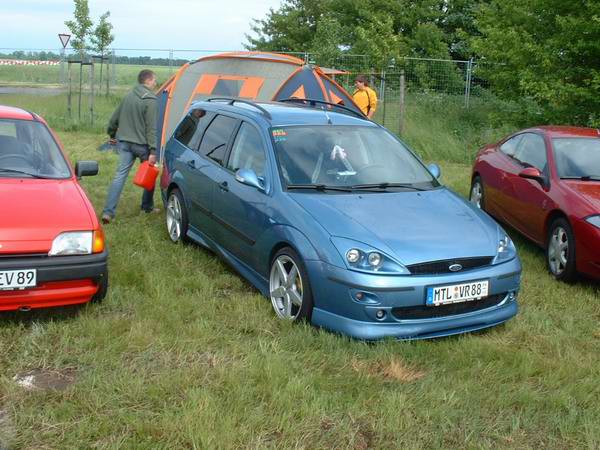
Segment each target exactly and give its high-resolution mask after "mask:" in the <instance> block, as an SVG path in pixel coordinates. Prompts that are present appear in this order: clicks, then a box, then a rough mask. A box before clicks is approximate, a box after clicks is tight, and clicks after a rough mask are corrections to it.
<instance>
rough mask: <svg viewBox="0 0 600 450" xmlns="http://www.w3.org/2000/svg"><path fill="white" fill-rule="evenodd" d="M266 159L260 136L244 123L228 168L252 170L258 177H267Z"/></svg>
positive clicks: (236, 138)
mask: <svg viewBox="0 0 600 450" xmlns="http://www.w3.org/2000/svg"><path fill="white" fill-rule="evenodd" d="M265 165H266V157H265V150H264V147H263V143H262V139H261V138H260V134H259V133H258V131H257V130H256V128H254V127H253V126H252V125H250V124H248V123H246V122H244V123H242V126H241V127H240V131H238V134H237V136H236V137H235V141H234V143H233V148H232V150H231V156H230V157H229V161H228V163H227V168H228V169H230V170H233V171H234V172H235V171H236V170H238V169H252V170H253V171H254V172H255V173H256V175H257V176H258V177H262V178H264V176H265Z"/></svg>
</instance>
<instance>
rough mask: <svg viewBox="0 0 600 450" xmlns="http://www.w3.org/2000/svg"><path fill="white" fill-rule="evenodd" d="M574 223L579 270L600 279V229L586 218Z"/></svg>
mask: <svg viewBox="0 0 600 450" xmlns="http://www.w3.org/2000/svg"><path fill="white" fill-rule="evenodd" d="M574 225H575V227H574V228H575V229H574V231H575V243H576V246H577V249H576V252H575V255H576V258H577V271H578V272H581V273H583V274H585V275H587V276H589V277H591V278H594V279H596V280H600V229H598V228H596V227H595V226H594V225H592V224H590V223H588V222H586V221H585V220H580V221H578V222H575V223H574Z"/></svg>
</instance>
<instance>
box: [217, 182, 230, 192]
mask: <svg viewBox="0 0 600 450" xmlns="http://www.w3.org/2000/svg"><path fill="white" fill-rule="evenodd" d="M219 189H221V190H222V191H224V192H229V185H228V184H227V181H223V182H222V183H221V184H219Z"/></svg>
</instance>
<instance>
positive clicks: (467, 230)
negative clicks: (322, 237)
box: [290, 188, 498, 265]
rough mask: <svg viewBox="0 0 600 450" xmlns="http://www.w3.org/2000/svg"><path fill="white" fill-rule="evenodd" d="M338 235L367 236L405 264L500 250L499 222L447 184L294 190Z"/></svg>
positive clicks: (368, 241) (367, 241) (294, 196)
mask: <svg viewBox="0 0 600 450" xmlns="http://www.w3.org/2000/svg"><path fill="white" fill-rule="evenodd" d="M290 197H291V198H292V199H293V200H295V201H296V202H297V203H298V204H299V205H300V206H302V208H304V209H305V210H306V212H308V213H309V214H310V215H311V216H312V217H313V218H314V219H315V220H316V221H317V222H318V223H319V224H320V225H322V226H323V227H324V228H325V229H326V230H327V231H328V232H329V233H330V234H331V235H332V236H340V237H344V238H348V239H354V240H356V241H360V242H363V243H365V244H368V245H370V246H372V247H375V248H378V249H379V250H381V251H383V252H385V253H388V254H390V256H394V257H396V258H397V259H398V260H399V261H400V262H402V263H403V264H405V265H411V264H417V263H422V262H427V261H438V260H444V259H453V258H468V257H476V256H494V255H495V254H496V250H497V247H498V226H497V224H496V223H495V222H494V221H493V220H492V219H491V218H489V216H487V215H486V214H485V213H483V212H481V211H479V210H477V209H475V208H474V207H472V206H471V205H469V204H468V203H467V202H466V201H465V200H463V199H462V198H460V197H459V196H458V195H457V194H455V193H453V192H452V191H450V190H448V189H446V188H439V189H434V190H430V191H423V192H386V193H362V194H337V193H336V194H329V193H309V192H306V193H300V192H295V193H290Z"/></svg>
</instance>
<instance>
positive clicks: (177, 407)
mask: <svg viewBox="0 0 600 450" xmlns="http://www.w3.org/2000/svg"><path fill="white" fill-rule="evenodd" d="M7 100H8V101H7ZM52 101H53V100H49V99H48V100H44V101H40V100H36V101H33V100H30V99H26V98H7V96H4V97H0V102H2V103H13V104H19V105H24V106H32V105H33V106H36V107H35V108H32V109H35V110H39V111H41V112H44V110H45V111H47V112H48V113H49V114H50V116H51V117H52V114H55V115H56V116H55V117H59V116H60V106H57V105H54V104H52ZM30 102H35V104H33V103H30ZM45 102H46V103H45ZM110 106H111V105H110V104H107V105H106V106H105V110H106V111H109V110H110ZM415 114H417V113H415ZM421 114H422V116H421V119H419V118H417V117H415V118H414V119H411V122H412V123H413V125H411V126H409V128H408V129H407V136H406V138H407V140H409V141H410V142H411V143H413V145H415V146H416V147H419V146H421V147H420V148H418V149H419V150H420V151H421V152H425V150H426V152H428V153H426V155H427V157H428V159H435V160H437V161H441V165H442V172H443V181H444V182H445V183H446V184H448V185H449V186H451V187H452V188H454V189H455V190H457V191H458V192H459V193H461V194H463V195H466V194H467V192H468V185H469V169H470V167H469V165H468V164H466V163H457V162H447V161H446V162H444V161H443V160H444V159H446V160H447V159H450V160H451V161H452V160H454V159H457V158H458V153H457V152H459V151H464V150H463V147H465V148H466V147H468V148H470V147H471V146H468V143H467V142H466V141H464V140H463V139H464V138H462V137H461V136H459V135H457V133H452V128H450V129H448V128H447V126H448V125H449V122H450V121H451V119H450V118H445V119H437V118H434V117H431V116H430V115H428V114H427V112H426V111H425V112H422V113H421ZM105 119H106V117H102V120H105ZM53 120H54V119H51V122H52V121H53ZM471 123H473V122H471ZM56 125H57V127H58V128H61V130H62V131H60V132H59V134H60V137H61V139H62V141H63V143H64V145H65V147H66V149H67V152H68V153H69V155H70V157H71V159H72V160H73V161H76V160H81V159H96V160H98V161H99V163H100V174H99V176H97V177H92V178H85V179H84V180H83V181H82V185H83V186H84V188H85V190H86V191H87V193H88V194H89V196H90V198H91V200H92V202H93V203H94V205H95V207H96V210H97V212H100V210H101V207H102V205H103V202H104V199H105V195H106V189H107V186H108V184H109V182H110V179H111V176H112V173H113V170H114V169H115V167H116V158H115V155H113V154H110V153H99V152H97V151H96V150H95V148H96V147H97V145H98V144H100V143H101V142H102V141H103V139H104V137H103V135H102V133H101V132H100V131H98V130H95V131H94V130H92V131H81V130H80V131H64V128H62V125H61V123H60V122H58V123H57V124H56ZM450 125H452V124H451V123H450ZM465 126H468V124H467V125H465ZM419 127H421V128H428V129H429V130H431V133H426V132H425V131H420V130H419V129H418V128H419ZM473 129H474V130H475V129H476V127H475V126H474V125H473ZM501 132H502V130H501V129H495V130H491V131H489V133H490V135H492V134H494V133H501ZM408 133H410V134H408ZM473 133H475V131H473ZM482 133H485V132H484V131H482ZM429 134H433V135H436V136H439V139H436V138H435V137H431V136H429ZM447 134H448V135H451V136H453V137H447V138H446V137H445V136H446V135H447ZM418 136H421V140H419V139H418ZM481 136H482V135H479V136H478V137H477V139H483V137H481ZM448 148H450V149H454V150H452V152H451V153H450V154H449V155H450V156H449V157H446V158H444V157H443V155H446V154H445V153H444V151H445V150H444V149H448ZM437 149H440V150H439V151H440V152H439V155H440V156H438V157H435V156H436V151H437ZM140 195H141V191H140V190H139V188H136V187H134V186H133V185H132V184H131V183H128V185H127V186H126V189H125V192H124V195H123V197H122V199H121V203H120V205H119V210H118V218H117V220H116V221H115V222H114V223H112V224H110V225H109V226H107V227H106V233H107V240H108V244H109V247H110V252H111V256H110V273H111V276H110V290H109V294H108V296H107V298H106V299H105V301H104V302H103V303H102V304H99V305H88V306H85V307H82V308H68V309H67V308H65V309H59V310H52V311H45V312H37V313H32V314H3V315H2V318H1V319H0V320H1V322H0V367H2V371H1V372H0V448H2V446H4V447H8V448H10V449H12V448H14V449H21V448H23V449H80V448H103V449H104V448H107V449H108V448H114V449H116V448H133V449H138V448H139V449H163V448H164V449H167V448H168V449H171V448H194V449H212V448H307V449H313V448H348V449H367V448H381V449H391V448H403V449H405V448H406V449H423V448H449V449H455V448H494V449H495V448H510V449H524V448H532V449H539V448H558V449H573V448H590V449H594V448H600V383H599V380H600V358H599V357H598V355H599V353H598V349H599V348H600V304H599V294H600V291H599V289H598V286H597V285H593V284H590V283H588V282H579V283H577V284H574V285H567V284H563V283H558V282H555V281H553V280H552V278H551V277H550V276H549V275H548V274H547V273H546V270H545V267H544V257H543V253H542V251H540V250H539V249H538V248H536V247H535V246H533V245H532V244H530V243H528V242H527V241H525V240H524V239H522V238H520V237H519V236H518V235H515V234H514V233H511V234H512V236H513V238H514V239H515V241H516V244H517V247H518V250H519V253H520V256H521V258H522V261H523V266H524V273H523V285H522V291H521V295H520V299H519V300H520V304H521V311H520V313H519V315H518V316H517V317H516V318H515V319H513V320H511V321H510V322H508V323H507V324H506V325H504V326H501V327H498V328H495V329H492V330H489V331H487V332H483V333H477V334H470V335H464V336H458V337H453V338H446V339H438V340H434V341H421V342H396V341H392V340H388V341H384V342H380V343H376V344H367V343H363V342H358V341H352V340H349V339H347V338H345V337H341V336H337V335H334V334H331V333H328V332H326V331H322V330H317V329H315V328H312V327H310V326H308V325H292V324H289V323H284V322H281V321H278V320H277V319H276V318H275V316H274V313H273V312H272V310H271V306H270V303H269V302H268V301H267V300H266V299H265V298H263V297H261V295H260V294H259V293H258V292H257V291H256V290H254V289H253V288H252V287H251V286H250V285H249V284H248V283H246V282H245V281H243V280H242V279H241V278H240V277H239V276H238V275H237V274H235V273H234V272H233V271H231V270H230V269H229V268H227V267H226V266H225V265H224V264H223V263H222V262H220V261H219V260H218V259H217V258H215V257H214V256H213V255H211V254H210V253H209V252H207V251H205V250H203V249H201V248H198V247H196V246H193V245H186V246H184V245H173V244H172V243H171V242H170V241H169V239H168V237H167V234H166V230H165V226H164V223H163V222H164V217H163V214H159V215H151V216H146V215H142V214H140V213H139V200H140V199H139V197H140ZM157 200H158V195H157ZM0 208H1V206H0ZM467 238H468V237H467ZM33 369H44V370H47V371H50V372H55V373H59V374H68V376H69V377H70V378H71V379H72V380H73V384H72V385H70V386H69V387H68V388H67V389H65V390H61V391H55V390H34V391H27V390H24V389H23V388H21V387H19V386H18V385H16V384H15V382H14V381H13V380H12V378H13V376H14V375H15V374H18V373H23V372H27V371H29V370H33Z"/></svg>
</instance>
